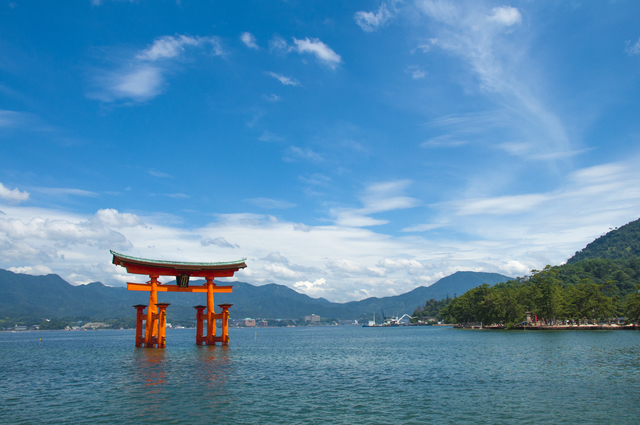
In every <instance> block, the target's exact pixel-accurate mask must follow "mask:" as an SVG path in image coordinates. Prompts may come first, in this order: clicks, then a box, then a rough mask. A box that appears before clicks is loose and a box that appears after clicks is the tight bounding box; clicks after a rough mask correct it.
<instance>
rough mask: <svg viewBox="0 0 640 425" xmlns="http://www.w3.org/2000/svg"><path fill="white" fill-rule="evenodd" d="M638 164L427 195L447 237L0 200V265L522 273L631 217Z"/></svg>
mask: <svg viewBox="0 0 640 425" xmlns="http://www.w3.org/2000/svg"><path fill="white" fill-rule="evenodd" d="M639 167H640V158H630V159H629V160H627V161H624V162H618V163H608V164H600V165H597V166H594V167H589V168H584V169H581V170H578V171H576V172H574V173H572V174H571V175H569V176H568V177H567V178H566V179H565V180H564V181H563V182H562V184H560V186H559V187H558V189H556V190H553V191H550V192H548V193H531V194H523V195H514V196H494V197H485V198H478V197H476V198H473V199H464V198H455V196H456V195H455V194H452V197H454V199H453V200H452V201H451V202H443V203H437V204H431V205H428V206H426V207H425V208H427V209H428V212H429V216H430V217H432V218H431V219H430V220H429V222H430V223H436V224H439V223H446V224H447V226H450V227H452V228H455V231H456V237H455V238H442V237H436V236H437V235H432V234H427V235H420V234H410V235H407V234H403V235H401V236H394V235H391V234H385V233H378V232H375V231H372V230H370V229H367V228H359V227H353V226H351V225H349V223H338V222H335V223H327V222H326V221H322V220H320V221H319V222H321V223H323V224H321V225H308V224H305V225H302V227H301V225H300V224H299V223H296V222H292V221H286V220H276V221H274V220H272V219H271V218H270V217H269V216H267V215H260V214H247V213H242V214H225V215H217V216H216V219H215V220H214V221H212V222H211V223H207V224H206V225H204V226H202V227H195V228H189V227H188V226H186V225H185V224H184V223H182V222H175V221H171V220H169V219H167V218H166V216H163V215H161V214H152V215H135V214H130V213H124V212H123V213H121V212H118V211H117V210H115V209H111V208H103V209H101V210H98V211H97V212H96V213H95V214H73V213H70V212H69V211H64V210H56V209H53V208H42V209H41V208H33V207H28V206H20V205H6V206H5V205H3V206H2V211H3V212H4V214H0V267H1V268H4V269H8V268H10V267H14V268H16V269H17V268H23V267H24V268H26V267H31V268H32V269H31V270H38V266H42V265H44V266H46V267H47V268H49V269H51V271H53V272H54V273H58V274H60V275H61V276H62V277H63V278H65V279H68V280H69V281H71V282H72V283H75V284H79V283H88V282H92V281H102V282H103V283H106V284H111V285H122V283H123V282H126V281H136V279H137V277H136V276H134V275H127V274H126V271H125V270H124V269H122V268H120V267H116V266H113V265H112V264H110V263H111V256H110V255H109V251H108V250H109V249H116V250H122V251H123V252H125V253H128V254H130V255H134V256H138V257H144V258H155V259H161V260H175V261H232V260H238V259H240V258H243V257H248V260H247V264H248V266H249V268H248V269H247V270H245V271H242V272H239V273H238V274H237V275H236V277H235V278H234V279H236V280H238V279H239V280H243V281H247V282H249V283H252V284H264V283H269V282H277V283H283V284H285V285H288V286H289V287H291V288H294V289H296V290H300V291H308V292H307V293H308V294H310V295H311V294H313V295H314V296H315V295H322V296H325V295H326V296H327V298H328V299H331V300H332V301H341V302H343V301H349V300H352V299H361V298H363V297H365V296H387V295H390V294H392V293H398V294H399V293H405V292H407V291H409V290H412V289H414V288H415V287H417V286H421V285H429V284H431V283H433V282H435V281H436V280H437V279H439V278H441V277H444V276H447V275H449V274H451V273H453V272H455V271H458V270H473V271H488V272H499V273H503V274H507V275H522V274H525V273H526V272H527V271H529V270H531V269H534V268H537V269H539V268H541V267H544V266H545V265H546V264H559V263H561V262H563V261H566V260H567V258H569V257H570V256H571V255H573V253H574V252H575V251H577V250H579V249H582V248H583V247H584V246H585V245H586V244H587V243H589V242H591V241H592V240H593V239H595V238H596V237H598V236H600V235H601V234H603V233H604V232H606V231H607V230H608V229H609V228H610V227H611V228H613V227H617V226H620V225H622V224H625V223H627V222H629V221H631V220H636V219H637V218H638V215H639V213H638V211H640V175H639V174H638V173H637V170H638V168H639ZM409 184H410V182H407V181H402V180H401V181H393V182H383V183H380V184H376V185H371V187H370V188H369V187H367V188H365V190H364V191H363V193H362V195H361V196H360V202H361V203H362V208H359V209H354V210H353V211H352V216H353V217H359V218H360V219H361V220H365V219H371V218H370V217H369V216H368V215H367V214H371V211H374V210H389V211H390V210H391V209H392V208H400V207H403V206H404V207H410V206H411V205H417V204H418V201H417V200H413V201H412V200H410V199H405V200H402V199H400V200H393V198H396V197H400V198H405V197H406V195H405V194H404V191H406V190H407V188H408V187H409ZM387 199H391V200H390V201H388V202H387V201H386V200H387ZM513 205H515V207H513ZM367 207H368V208H370V209H369V210H363V209H364V208H367ZM505 208H506V209H511V210H510V213H509V214H502V215H497V214H494V212H495V209H505ZM381 212H384V211H381ZM460 214H464V215H460ZM143 223H144V224H143ZM394 224H396V223H394ZM426 226H428V225H426ZM414 227H417V226H414ZM203 241H204V243H205V244H206V246H204V247H203ZM225 242H226V244H229V245H233V246H235V247H236V249H230V248H229V246H227V245H226V244H225ZM238 247H241V248H238ZM23 270H25V271H27V270H28V269H23ZM40 270H43V269H40ZM144 279H145V277H144V276H141V277H140V281H142V280H144ZM234 279H226V280H228V281H232V280H234ZM321 279H325V280H321ZM296 284H298V285H297V286H296Z"/></svg>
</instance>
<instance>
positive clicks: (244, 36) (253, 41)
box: [240, 32, 260, 50]
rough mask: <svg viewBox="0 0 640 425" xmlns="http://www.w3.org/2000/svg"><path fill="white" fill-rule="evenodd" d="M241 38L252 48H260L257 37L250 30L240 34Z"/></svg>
mask: <svg viewBox="0 0 640 425" xmlns="http://www.w3.org/2000/svg"><path fill="white" fill-rule="evenodd" d="M240 40H242V42H243V43H244V44H245V45H246V46H247V47H248V48H250V49H256V50H258V49H260V47H259V46H258V44H257V43H256V38H255V37H254V36H253V34H251V33H250V32H243V33H242V34H241V35H240Z"/></svg>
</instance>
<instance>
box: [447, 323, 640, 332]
mask: <svg viewBox="0 0 640 425" xmlns="http://www.w3.org/2000/svg"><path fill="white" fill-rule="evenodd" d="M453 327H454V328H455V329H470V330H521V331H525V330H526V331H599V330H607V331H623V330H638V329H640V326H638V325H609V324H602V325H537V326H536V325H524V326H523V325H517V326H514V327H512V328H505V326H504V325H492V326H482V325H468V326H467V325H461V324H457V325H454V326H453Z"/></svg>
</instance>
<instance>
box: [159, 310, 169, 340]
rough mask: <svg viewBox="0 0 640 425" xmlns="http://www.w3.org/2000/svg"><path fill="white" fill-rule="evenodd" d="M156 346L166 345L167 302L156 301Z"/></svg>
mask: <svg viewBox="0 0 640 425" xmlns="http://www.w3.org/2000/svg"><path fill="white" fill-rule="evenodd" d="M156 306H157V307H158V310H159V311H158V348H166V347H167V307H169V304H168V303H158V304H156Z"/></svg>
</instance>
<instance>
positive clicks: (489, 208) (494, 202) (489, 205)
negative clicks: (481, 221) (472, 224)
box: [454, 194, 549, 215]
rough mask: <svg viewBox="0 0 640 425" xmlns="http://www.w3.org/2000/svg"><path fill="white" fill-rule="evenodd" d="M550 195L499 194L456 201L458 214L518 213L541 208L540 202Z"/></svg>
mask: <svg viewBox="0 0 640 425" xmlns="http://www.w3.org/2000/svg"><path fill="white" fill-rule="evenodd" d="M548 200H549V196H548V195H542V194H530V195H514V196H498V197H493V198H483V199H467V200H464V201H456V202H455V203H454V204H455V205H456V207H457V208H456V210H457V211H456V214H458V215H471V214H494V215H504V214H516V213H520V212H524V211H530V210H531V209H533V208H539V207H540V204H541V203H543V202H545V201H548Z"/></svg>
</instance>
